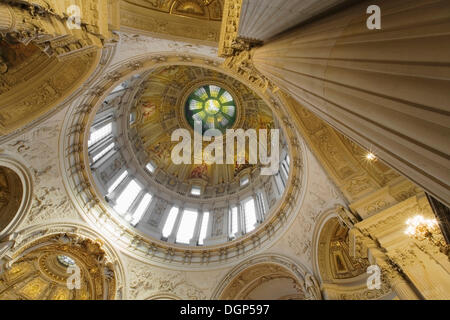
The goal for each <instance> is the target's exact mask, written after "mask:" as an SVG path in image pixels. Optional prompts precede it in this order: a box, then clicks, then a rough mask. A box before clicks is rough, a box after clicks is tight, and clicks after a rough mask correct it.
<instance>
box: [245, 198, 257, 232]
mask: <svg viewBox="0 0 450 320" xmlns="http://www.w3.org/2000/svg"><path fill="white" fill-rule="evenodd" d="M243 208H244V217H245V233H248V232H250V231H252V230H254V229H255V227H256V222H257V219H256V208H255V200H254V199H253V198H249V199H248V200H246V201H244V205H243Z"/></svg>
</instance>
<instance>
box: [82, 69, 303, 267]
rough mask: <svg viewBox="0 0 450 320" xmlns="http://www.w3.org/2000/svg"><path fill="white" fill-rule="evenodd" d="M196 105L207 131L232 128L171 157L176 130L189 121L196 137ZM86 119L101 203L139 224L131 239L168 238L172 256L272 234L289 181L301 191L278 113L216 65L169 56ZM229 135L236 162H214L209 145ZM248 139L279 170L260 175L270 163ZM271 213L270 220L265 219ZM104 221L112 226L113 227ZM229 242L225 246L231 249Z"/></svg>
mask: <svg viewBox="0 0 450 320" xmlns="http://www.w3.org/2000/svg"><path fill="white" fill-rule="evenodd" d="M197 110H198V111H197ZM192 111H194V112H192ZM195 111H197V112H195ZM200 112H204V115H205V116H204V117H203V118H199V119H201V120H202V131H203V133H205V131H206V130H208V129H211V128H212V125H208V123H211V124H214V129H219V131H220V132H221V133H227V134H223V135H216V134H214V135H213V136H209V134H205V135H203V136H201V138H200V139H201V140H202V141H201V143H200V145H201V147H202V148H201V149H202V150H201V151H200V156H199V157H196V156H195V152H193V154H190V156H189V157H188V158H187V160H188V161H186V162H181V163H175V162H174V161H173V159H172V153H173V152H174V150H176V147H179V144H180V140H179V139H178V140H177V138H173V133H174V132H177V131H178V130H179V129H184V130H185V131H183V132H185V133H186V134H187V135H190V136H191V137H192V136H194V137H193V139H195V136H196V135H193V133H194V130H193V124H192V122H193V121H191V122H190V120H195V118H194V116H195V114H199V113H200ZM224 114H226V115H227V116H228V118H227V116H224ZM220 117H224V118H225V119H227V120H228V122H225V121H221V120H222V119H221V118H220ZM211 118H212V119H213V120H210V119H211ZM90 122H91V126H90V133H89V139H87V140H88V141H87V144H88V148H87V150H88V152H87V154H86V156H87V159H88V162H89V167H90V169H91V173H92V177H93V179H94V182H95V183H94V185H95V186H96V188H95V189H96V190H95V192H96V193H97V194H99V195H101V196H102V197H103V198H104V199H105V205H106V208H105V209H106V211H105V212H107V215H108V216H111V217H112V218H113V221H115V222H116V223H118V224H119V225H125V226H127V227H129V228H130V230H134V232H137V234H138V235H136V239H139V240H133V241H132V244H131V245H137V246H140V245H142V242H143V241H145V242H146V241H147V240H145V239H146V238H149V240H148V241H150V243H151V246H150V248H149V250H151V251H153V250H156V251H158V249H155V248H157V247H158V246H163V247H165V248H166V246H168V249H167V250H169V251H168V252H173V254H174V257H175V256H177V255H178V254H177V252H178V251H183V250H187V248H186V246H189V248H190V249H189V250H194V251H189V252H188V253H189V255H188V256H185V257H184V258H182V259H189V261H191V260H192V259H195V261H196V262H199V263H200V262H201V260H202V259H206V256H204V254H205V253H202V252H204V251H198V252H197V251H196V250H205V249H206V248H205V247H207V248H208V249H207V250H218V249H217V246H218V245H220V246H222V245H225V244H226V243H235V241H240V243H246V244H245V245H247V242H250V243H253V241H256V240H255V239H261V240H258V241H265V240H266V239H271V237H270V236H269V235H270V234H271V233H272V232H273V230H274V229H273V228H274V227H273V226H274V225H277V226H278V225H279V223H281V221H282V220H280V218H279V215H280V214H282V215H283V216H284V217H285V216H286V211H285V210H284V209H282V208H284V207H285V206H286V205H293V202H292V201H291V200H289V201H288V202H287V204H285V203H284V202H283V201H282V199H283V198H286V197H288V195H287V194H286V190H292V189H295V190H298V188H297V186H299V184H298V180H297V182H296V183H295V186H294V185H293V184H292V183H291V182H289V181H291V180H290V171H291V170H290V167H291V159H290V156H289V150H288V143H287V136H286V134H285V132H284V130H283V129H282V128H281V125H280V124H281V122H280V121H279V120H278V118H277V117H276V116H275V115H274V114H273V113H272V110H271V108H270V107H269V106H268V104H267V103H266V101H265V100H264V99H263V98H262V97H261V96H260V95H259V94H257V93H256V92H254V91H253V90H252V89H251V88H249V87H248V86H246V85H245V84H244V83H242V82H240V81H239V80H237V79H236V78H234V77H231V76H229V75H226V74H224V73H221V72H220V71H218V70H217V69H209V68H208V67H199V66H189V65H169V66H160V67H157V68H154V69H151V70H149V71H146V72H143V73H141V74H139V75H135V76H133V77H131V78H130V79H129V80H126V81H124V82H123V83H121V84H120V85H119V86H117V87H116V88H115V89H113V90H112V91H111V92H110V94H109V95H108V96H107V98H106V99H105V100H104V101H103V104H102V105H101V106H100V107H99V108H97V113H96V114H95V116H94V117H93V118H91V120H90ZM227 129H233V130H230V131H234V132H237V131H240V133H239V134H243V135H244V145H245V148H244V149H239V147H238V146H237V144H238V140H239V139H240V138H239V137H237V136H235V137H232V136H231V138H229V137H228V131H227ZM272 129H274V130H272ZM252 130H253V131H254V132H256V133H257V134H256V135H255V137H261V134H266V138H267V140H266V143H267V144H266V145H265V147H264V146H263V144H259V143H258V142H257V141H253V140H251V139H252ZM272 131H274V132H276V133H277V134H276V135H273V136H272V135H271V134H272ZM267 134H268V136H267ZM184 135H185V134H183V136H184ZM218 138H222V139H223V140H217V139H218ZM85 141H86V140H85ZM229 141H232V143H236V145H232V146H233V147H232V148H231V149H230V150H234V153H233V157H232V161H231V162H228V160H229V159H228V158H227V157H226V156H224V157H223V159H224V160H225V159H226V160H227V161H224V162H222V163H221V162H217V161H216V162H209V161H208V159H209V158H208V157H209V155H207V153H206V151H205V150H207V149H208V147H211V145H212V144H215V146H216V147H217V149H214V150H213V152H212V153H210V155H212V154H214V156H216V155H217V153H216V152H217V150H220V149H221V150H227V149H228V148H227V143H228V142H229ZM250 146H253V147H254V146H259V148H258V149H259V155H260V154H261V153H263V152H266V155H267V158H266V159H271V158H272V156H273V155H276V157H273V158H274V159H276V161H275V162H274V169H275V172H273V174H262V172H263V171H264V170H263V169H265V168H268V167H269V166H272V164H268V163H267V161H266V162H265V163H264V164H263V163H262V162H261V161H259V160H257V161H256V162H255V161H254V159H253V158H252V156H251V154H250V151H251V150H252V148H250ZM194 147H195V143H194ZM192 149H195V148H192ZM238 149H239V150H238ZM253 151H255V150H253ZM253 151H252V152H253ZM297 154H298V152H294V153H293V155H294V156H295V158H294V160H295V162H294V164H295V166H297V167H298V166H299V165H298V163H300V160H299V158H298V157H297ZM198 159H202V160H201V161H199V162H198V161H196V160H198ZM259 159H261V158H259ZM288 180H289V181H288ZM296 192H297V191H296ZM102 206H103V202H102ZM266 222H267V223H269V226H267V225H266V226H265V227H263V226H264V225H265V224H267V223H266ZM116 226H117V224H116ZM280 226H281V225H280ZM106 228H108V230H111V231H112V232H114V233H115V231H114V230H115V229H116V227H115V226H111V225H109V226H106ZM119 228H121V227H119ZM250 234H251V235H253V236H251V235H250ZM238 239H241V240H238ZM250 239H252V240H250ZM136 241H137V242H136ZM136 243H137V244H136ZM166 244H167V245H166ZM249 245H250V244H249ZM192 247H198V249H196V248H192ZM202 247H203V248H202ZM191 248H192V249H191ZM214 248H216V249H214ZM230 248H231V247H230ZM240 248H241V245H240V246H239V248H238V249H236V250H237V251H236V252H235V248H234V247H233V249H231V252H230V257H232V256H235V255H239V252H240V250H241V249H240ZM164 250H166V249H164ZM172 250H174V251H172ZM224 250H225V251H222V253H221V254H226V255H228V253H227V250H228V249H224ZM191 254H192V256H190V255H191ZM157 255H158V256H159V255H164V253H163V252H162V253H161V254H159V253H157ZM164 259H166V258H164ZM176 259H180V258H179V257H178V258H176ZM207 259H208V260H209V259H210V258H207ZM214 259H218V258H214Z"/></svg>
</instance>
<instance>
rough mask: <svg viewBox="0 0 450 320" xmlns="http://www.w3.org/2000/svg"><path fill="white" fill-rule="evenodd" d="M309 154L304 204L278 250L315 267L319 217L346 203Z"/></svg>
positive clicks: (276, 247) (276, 246)
mask: <svg viewBox="0 0 450 320" xmlns="http://www.w3.org/2000/svg"><path fill="white" fill-rule="evenodd" d="M307 154H308V169H309V170H308V171H309V172H308V185H307V189H306V195H305V199H304V202H303V205H302V206H301V208H298V210H299V213H298V215H297V218H296V220H295V221H294V223H293V224H292V226H291V228H290V229H289V231H288V232H287V233H286V235H285V236H284V237H283V238H282V239H281V240H280V242H279V243H278V244H277V245H275V246H274V248H275V250H277V251H278V250H281V251H282V252H286V253H287V254H289V255H293V256H295V257H296V258H297V259H299V260H300V261H302V262H304V263H306V264H308V265H311V264H312V245H311V243H312V240H313V239H312V237H313V230H314V226H315V224H316V222H317V218H318V216H319V215H320V214H321V213H322V212H324V211H327V210H330V209H332V208H334V207H336V206H337V205H344V200H343V197H342V196H341V194H340V193H339V191H338V190H337V189H336V187H335V186H334V184H333V183H332V182H331V180H330V179H329V178H328V176H327V175H326V173H325V171H324V170H323V168H322V167H321V165H320V164H319V162H318V161H317V160H316V158H315V157H314V156H313V155H312V154H311V152H307Z"/></svg>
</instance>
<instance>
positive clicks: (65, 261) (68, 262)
mask: <svg viewBox="0 0 450 320" xmlns="http://www.w3.org/2000/svg"><path fill="white" fill-rule="evenodd" d="M57 258H58V262H59V263H61V264H62V265H63V266H65V267H70V266H73V265H75V260H73V259H72V258H71V257H68V256H66V255H63V254H60V255H59V256H58V257H57Z"/></svg>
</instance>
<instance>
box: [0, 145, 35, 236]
mask: <svg viewBox="0 0 450 320" xmlns="http://www.w3.org/2000/svg"><path fill="white" fill-rule="evenodd" d="M32 195H33V183H32V178H31V174H30V173H29V171H28V169H27V168H26V167H25V166H24V165H23V164H21V163H20V162H18V161H16V160H15V159H13V158H11V157H10V156H8V155H5V154H0V199H3V201H2V200H0V201H1V203H0V239H2V238H3V237H5V236H6V235H8V234H9V233H11V232H12V231H13V230H15V228H16V227H17V226H18V225H19V224H20V222H21V221H22V220H23V218H24V217H25V215H26V213H27V212H28V210H29V208H30V206H31V201H32ZM2 204H3V206H2Z"/></svg>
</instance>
